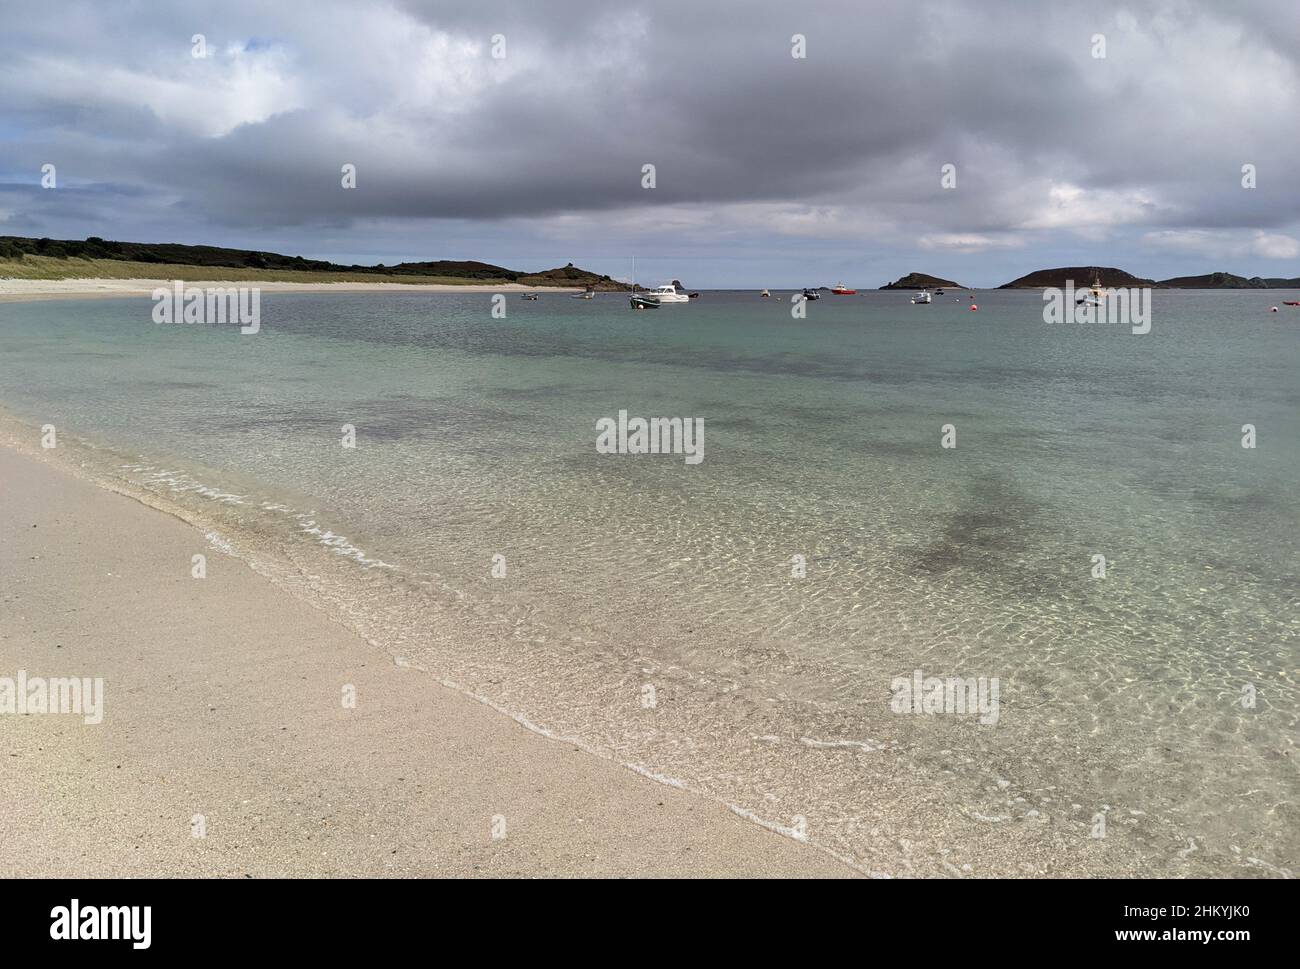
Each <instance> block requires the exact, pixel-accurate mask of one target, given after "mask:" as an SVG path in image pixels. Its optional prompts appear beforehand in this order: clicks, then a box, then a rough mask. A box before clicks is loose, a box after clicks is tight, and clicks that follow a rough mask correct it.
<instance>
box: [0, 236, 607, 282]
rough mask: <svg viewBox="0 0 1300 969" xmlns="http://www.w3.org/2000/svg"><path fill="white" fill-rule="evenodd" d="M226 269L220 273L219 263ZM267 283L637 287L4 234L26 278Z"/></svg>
mask: <svg viewBox="0 0 1300 969" xmlns="http://www.w3.org/2000/svg"><path fill="white" fill-rule="evenodd" d="M217 269H219V270H221V272H220V273H216V274H214V273H213V270H217ZM214 275H216V276H219V277H220V278H221V279H223V280H232V281H238V280H261V281H265V282H303V283H327V282H362V283H377V282H385V283H443V284H463V285H490V284H493V283H515V284H517V285H521V286H537V287H539V288H541V287H546V286H563V287H578V288H584V287H588V286H589V287H591V288H593V289H596V290H601V291H619V292H621V291H626V290H628V289H630V288H631V287H630V286H628V285H627V284H626V283H621V282H618V281H617V280H615V279H612V278H610V277H609V276H602V275H598V274H597V273H593V272H588V271H587V270H585V269H579V268H578V267H577V266H575V265H573V263H569V264H568V265H566V266H561V267H559V268H558V269H547V270H543V271H541V272H527V271H522V270H516V269H506V268H505V267H504V266H494V265H492V264H491V263H486V262H473V261H464V262H462V261H456V260H448V259H440V260H434V261H429V262H404V263H399V264H397V265H395V266H385V265H383V264H380V265H378V266H358V265H352V266H344V265H340V264H339V263H333V262H326V261H324V260H320V259H304V258H303V257H302V256H285V255H281V254H280V253H275V252H262V251H257V250H250V249H223V248H220V247H217V246H187V245H180V244H178V243H152V242H114V241H111V240H105V239H101V238H99V237H98V236H91V237H89V238H87V239H85V240H69V239H29V238H25V237H22V236H0V278H4V277H9V278H25V279H79V278H92V277H94V278H104V279H140V278H168V279H182V280H195V279H212V278H213V277H214Z"/></svg>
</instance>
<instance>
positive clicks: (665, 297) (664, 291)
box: [647, 283, 691, 305]
mask: <svg viewBox="0 0 1300 969" xmlns="http://www.w3.org/2000/svg"><path fill="white" fill-rule="evenodd" d="M647 295H648V296H649V297H650V298H651V299H653V300H656V301H657V302H658V303H660V304H661V305H662V304H663V303H689V302H690V301H691V298H690V296H688V295H687V294H686V293H679V292H678V291H677V287H676V286H674V285H673V284H672V283H664V285H662V286H659V287H657V288H655V289H652V290H650V292H649V293H648V294H647Z"/></svg>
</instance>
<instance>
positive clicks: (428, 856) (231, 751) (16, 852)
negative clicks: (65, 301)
mask: <svg viewBox="0 0 1300 969" xmlns="http://www.w3.org/2000/svg"><path fill="white" fill-rule="evenodd" d="M0 486H2V487H3V501H2V502H0V676H8V677H16V675H17V672H18V670H26V671H27V673H28V674H29V675H31V676H88V677H103V678H104V681H105V698H104V718H103V722H102V723H100V724H98V725H88V724H86V723H84V722H83V719H82V718H81V717H78V716H75V715H40V714H35V715H33V714H29V715H16V714H0V790H3V792H4V794H3V796H2V797H0V877H13V876H65V877H66V876H170V875H177V876H179V875H216V876H228V877H240V876H244V875H253V876H275V875H284V876H357V875H396V876H420V875H440V876H546V875H551V876H576V875H653V876H667V875H714V876H717V875H727V876H736V875H750V876H755V875H758V876H768V875H798V876H826V875H829V876H844V875H852V874H853V872H852V871H851V870H850V869H849V868H847V867H845V866H843V865H841V864H840V863H839V862H837V861H835V860H833V859H832V858H830V857H829V856H828V855H826V854H824V853H822V852H820V851H818V850H816V849H814V848H812V847H810V846H808V845H805V844H800V843H799V842H796V841H794V840H792V839H789V838H785V837H782V836H780V835H778V834H775V833H773V832H771V831H768V830H765V829H764V828H761V827H759V826H758V825H756V824H753V823H751V822H749V821H746V820H743V819H742V818H740V817H739V816H737V815H736V814H733V813H731V812H730V811H729V810H728V809H727V808H725V807H724V806H722V805H721V804H718V803H715V802H713V801H709V800H706V799H704V798H702V797H699V796H696V795H693V794H690V793H687V792H684V791H681V790H677V789H674V788H671V787H667V786H664V785H662V784H657V783H655V782H654V781H652V780H649V779H647V778H645V777H642V776H640V775H637V774H634V773H633V772H631V771H629V770H627V769H625V768H623V767H620V766H618V765H617V764H615V763H613V762H610V761H606V760H602V759H600V758H598V757H596V756H593V755H591V754H588V753H585V752H583V751H579V750H577V749H576V748H574V747H573V746H572V745H570V744H567V743H564V742H562V741H556V740H549V739H546V738H544V737H542V736H539V735H538V734H535V733H532V732H530V731H528V730H526V729H524V728H523V727H522V726H520V725H519V724H518V723H516V722H515V721H513V720H511V719H509V718H508V717H506V716H504V715H502V714H500V713H497V712H496V711H494V710H492V709H490V708H488V707H486V706H484V705H482V704H480V703H477V702H475V701H474V700H472V699H470V698H469V697H466V696H464V695H463V694H460V693H457V692H455V691H453V690H450V689H448V688H446V687H443V686H441V685H439V684H438V683H436V682H434V681H433V679H432V678H431V677H429V676H426V675H424V674H422V673H419V672H418V671H415V670H412V669H409V668H399V667H397V666H395V665H394V664H393V662H392V661H391V660H390V659H389V657H388V656H387V655H385V654H384V653H382V652H381V651H379V650H378V649H376V648H374V647H372V646H370V645H368V644H367V643H366V642H364V641H363V640H361V639H360V638H358V637H357V636H355V635H354V634H352V633H351V632H349V631H348V630H346V629H344V628H343V627H341V626H339V625H337V624H336V623H334V622H332V621H331V620H330V619H328V618H327V617H326V616H325V615H324V614H323V613H320V612H317V611H315V610H314V609H313V608H311V607H310V606H308V605H306V604H305V603H303V602H300V601H299V600H297V599H295V598H293V597H292V596H291V595H289V594H288V593H286V592H284V591H283V590H281V589H280V588H278V587H276V586H274V585H272V584H271V583H270V582H268V581H267V580H265V579H263V578H262V577H261V576H259V575H257V574H256V573H254V572H253V571H252V570H251V569H249V568H248V567H247V566H246V565H245V564H244V563H243V562H241V561H240V560H238V559H235V558H231V557H229V556H226V555H223V554H222V553H221V552H220V551H219V550H217V549H214V548H212V547H211V546H209V545H208V543H207V542H206V541H205V540H204V538H203V536H202V534H201V533H200V532H198V531H197V530H196V529H194V528H192V527H190V526H189V525H187V524H185V523H183V522H181V521H180V520H179V519H176V518H173V517H170V516H168V515H166V514H164V513H162V512H160V511H157V510H154V509H152V508H149V507H146V506H145V505H143V504H140V503H138V502H136V501H134V500H132V499H130V498H127V497H125V496H122V495H119V494H116V493H113V492H110V491H107V490H104V489H101V488H99V487H97V486H95V485H93V484H91V483H90V482H88V481H85V480H82V479H81V478H79V477H77V476H74V475H73V474H72V473H71V472H70V471H69V470H67V469H66V468H64V467H63V466H61V465H59V464H58V463H57V462H54V461H51V460H48V459H46V458H45V457H44V456H40V457H38V456H37V455H35V454H30V453H22V454H20V453H18V452H16V451H13V450H10V449H8V448H4V447H0ZM199 552H201V553H204V554H205V555H206V556H207V577H206V578H204V579H194V578H192V577H191V574H190V568H191V556H192V555H194V554H195V553H199ZM348 684H351V685H353V686H355V688H356V695H357V703H356V707H355V709H347V708H345V707H344V705H343V703H342V690H343V688H344V686H345V685H348ZM196 815H202V816H203V818H204V823H205V825H206V837H203V838H195V837H193V835H192V832H191V824H192V821H193V819H194V818H195V816H196ZM495 816H500V817H501V818H504V823H505V837H504V838H502V839H499V840H494V839H493V838H492V837H491V831H492V823H493V818H494V817H495Z"/></svg>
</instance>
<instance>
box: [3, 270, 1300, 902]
mask: <svg viewBox="0 0 1300 969" xmlns="http://www.w3.org/2000/svg"><path fill="white" fill-rule="evenodd" d="M1283 295H1286V296H1287V297H1288V298H1291V294H1289V293H1288V294H1283ZM1281 298H1282V297H1281V295H1279V294H1277V293H1271V292H1268V291H1176V290H1157V291H1155V292H1154V293H1153V294H1152V306H1151V319H1150V329H1149V332H1142V333H1135V332H1133V330H1134V329H1135V328H1134V327H1130V326H1129V325H1127V324H1126V323H1123V322H1120V323H1116V322H1102V321H1098V320H1091V321H1088V322H1084V323H1079V322H1051V323H1049V322H1047V321H1046V320H1045V315H1044V300H1043V298H1042V296H1041V295H1040V293H1039V292H1037V291H1033V292H1025V291H979V292H974V293H972V292H967V291H948V292H946V293H945V294H944V295H942V296H936V297H935V301H934V303H932V304H931V305H928V306H925V305H913V304H912V303H911V302H910V299H909V294H908V293H906V292H893V291H872V292H865V293H861V294H859V295H856V296H831V295H829V294H827V295H825V296H824V297H823V298H822V299H821V300H819V301H816V302H810V303H803V304H801V303H798V302H792V301H791V294H790V293H789V292H779V293H774V294H773V296H772V298H770V299H762V298H760V296H759V294H758V292H757V291H746V292H715V291H705V292H703V293H701V295H700V298H699V299H696V300H691V301H690V303H689V304H683V305H672V306H665V307H663V308H661V309H658V310H647V311H633V310H632V309H631V308H630V307H629V305H628V301H627V298H626V296H621V295H619V294H613V293H610V294H604V293H602V294H600V295H598V296H597V297H596V298H595V299H593V300H575V299H571V298H570V297H569V296H568V295H566V294H562V293H545V294H544V295H542V296H541V298H540V299H539V300H537V301H536V302H530V301H525V300H521V299H519V297H518V294H516V293H506V294H500V295H499V296H498V298H495V299H494V296H493V294H488V293H421V292H412V293H407V294H402V293H397V294H393V293H383V294H376V293H356V292H354V293H340V294H270V293H267V294H263V295H262V297H261V303H260V314H261V321H260V329H259V330H258V332H256V333H251V334H250V333H241V332H240V328H239V326H238V325H237V324H233V323H232V324H219V323H213V324H203V323H199V324H186V323H183V322H175V323H163V324H159V323H155V322H154V319H153V314H152V312H151V311H152V309H153V304H152V302H151V301H150V300H149V299H147V298H122V299H102V300H98V299H91V300H53V301H44V302H29V303H0V408H3V413H4V417H3V421H2V422H0V423H2V425H3V427H2V428H0V429H2V430H3V435H0V436H4V437H6V438H7V439H8V440H9V442H10V443H11V444H14V445H16V446H19V447H24V448H27V449H30V450H32V451H34V452H38V453H41V454H43V455H44V456H46V457H48V458H50V459H52V460H57V461H61V462H63V463H65V464H66V465H67V466H68V467H69V468H70V469H73V470H75V471H76V472H77V473H79V474H83V475H86V476H89V477H91V478H92V479H93V480H95V481H97V482H99V483H100V484H102V485H104V486H106V487H110V488H113V489H115V490H118V491H121V492H123V493H126V494H129V495H132V496H135V497H137V498H139V499H141V500H144V501H147V502H148V503H150V504H153V505H156V506H158V507H161V508H164V509H165V510H168V511H170V512H172V513H174V514H176V515H179V516H180V517H182V518H184V519H185V520H187V521H189V522H191V523H193V524H194V526H195V529H196V530H195V551H196V553H204V554H206V555H207V556H208V559H209V565H208V569H209V571H211V570H212V569H213V568H221V567H236V566H238V567H242V564H241V563H240V562H239V561H237V560H242V562H243V563H246V564H247V565H248V566H250V567H252V568H254V569H256V570H257V571H259V572H260V573H262V574H263V575H265V576H267V578H268V579H270V580H271V581H273V582H275V583H277V584H278V585H280V586H281V587H283V588H284V589H285V590H286V591H287V592H288V593H289V594H292V595H295V596H299V597H302V598H304V599H306V600H308V601H310V602H312V603H314V604H315V605H316V606H317V607H319V608H320V609H322V610H325V611H327V612H328V613H329V614H330V615H332V616H333V617H334V618H336V619H337V620H338V621H339V622H342V623H344V624H346V625H347V626H349V627H350V628H352V629H354V630H355V631H356V632H357V633H358V634H360V635H361V636H363V637H364V638H365V639H366V640H367V641H368V643H369V644H370V645H369V648H372V649H373V650H374V651H375V653H376V656H378V657H384V658H386V660H388V661H391V662H394V663H397V664H399V665H401V666H404V667H407V668H408V669H409V670H410V672H411V675H413V676H429V677H432V678H434V679H436V680H437V681H438V682H441V683H443V684H445V685H447V686H449V687H451V688H453V689H456V690H459V691H462V692H464V693H466V694H468V695H470V696H472V697H474V698H476V699H478V700H480V701H482V702H484V703H487V704H490V705H491V706H493V707H495V708H496V709H498V710H500V711H501V712H502V714H503V715H507V716H511V717H514V718H515V719H516V720H518V721H519V723H520V724H521V725H523V726H524V727H526V728H527V729H531V730H535V731H538V732H541V733H543V734H546V735H548V736H552V737H555V738H557V739H560V740H563V741H564V742H568V743H572V744H574V745H575V746H579V747H582V748H584V749H586V750H588V751H590V752H592V753H593V754H595V755H598V756H602V757H606V758H611V759H613V760H615V761H617V762H619V763H621V764H625V765H627V766H628V768H630V769H632V770H636V771H638V772H640V773H642V774H645V775H647V776H648V777H651V778H653V779H654V780H656V781H658V782H662V783H665V784H671V785H675V786H679V787H683V788H686V789H689V790H692V791H695V792H698V793H699V794H700V795H702V796H703V797H706V798H710V799H713V800H715V801H717V802H720V803H721V804H724V805H726V806H728V807H729V808H730V809H732V810H734V811H736V812H738V813H740V814H741V815H743V816H745V817H746V818H749V819H750V820H752V821H753V822H755V823H757V824H762V825H765V826H767V827H769V828H771V829H773V830H774V831H777V832H780V833H781V834H782V835H785V836H788V837H793V838H797V839H799V840H802V841H805V842H807V843H808V844H809V845H810V846H812V847H814V848H817V849H820V850H823V851H826V852H829V853H831V854H833V855H835V856H836V857H838V858H840V859H842V860H843V861H844V862H845V863H846V864H848V865H852V866H854V867H855V868H857V869H858V870H860V871H862V872H865V873H869V874H872V875H880V876H951V877H981V876H997V875H1049V876H1054V875H1124V876H1130V875H1150V876H1156V875H1174V876H1193V875H1210V876H1242V875H1245V876H1261V877H1278V876H1282V877H1284V876H1287V875H1291V874H1294V873H1295V872H1296V869H1297V864H1298V863H1300V806H1298V805H1297V795H1298V792H1300V783H1298V780H1297V766H1298V765H1297V753H1296V740H1297V713H1298V710H1300V706H1298V703H1297V700H1298V699H1300V697H1298V694H1297V678H1298V677H1300V662H1298V658H1297V652H1298V650H1297V644H1298V643H1300V609H1298V608H1297V594H1298V592H1300V554H1298V553H1300V487H1297V482H1298V481H1300V309H1296V308H1294V307H1286V306H1284V305H1282V303H1281ZM1275 305H1276V306H1279V308H1280V312H1277V313H1272V312H1270V308H1271V307H1272V306H1275ZM620 415H621V417H620ZM638 418H639V419H642V420H645V421H647V422H649V421H650V420H651V419H653V418H662V419H673V418H677V419H680V420H681V421H684V422H690V424H689V426H690V427H693V428H700V429H702V430H701V433H700V435H699V438H698V441H695V442H694V443H695V444H697V445H698V454H699V455H700V459H699V460H698V461H695V460H692V461H688V460H686V458H687V455H686V454H685V453H683V452H681V450H680V449H676V448H674V447H673V446H672V444H673V443H674V442H675V439H671V440H670V438H671V437H672V435H671V432H670V431H669V430H665V434H666V435H668V436H666V437H665V438H664V442H665V446H664V447H662V448H656V449H655V450H658V451H659V452H660V453H638V452H642V451H646V452H648V451H649V449H648V448H641V447H638V446H637V443H636V435H635V434H630V435H629V434H625V435H621V436H619V438H618V440H617V441H616V446H614V447H609V446H606V447H598V438H599V436H600V428H601V427H602V426H604V427H609V426H611V423H614V424H617V423H618V422H619V421H620V420H621V421H622V422H623V427H624V428H625V429H626V428H628V427H631V428H633V429H635V428H636V427H637V423H638V422H637V420H636V419H638ZM602 421H603V422H605V423H604V424H603V425H602ZM629 422H630V424H629ZM672 426H673V425H671V424H664V425H656V427H660V429H663V428H672ZM51 427H52V429H53V431H54V439H53V443H55V444H56V446H55V447H53V448H42V443H51V440H50V434H49V431H50V429H51ZM606 443H607V444H608V443H609V442H608V441H607V442H606ZM139 554H140V555H141V556H148V555H150V554H152V553H151V550H150V549H149V548H148V547H147V545H144V544H142V546H141V547H140V549H139ZM223 563H225V564H223ZM177 567H178V569H184V570H185V571H186V572H188V570H189V567H190V563H189V562H188V561H187V562H184V563H178V565H177ZM68 594H69V595H70V596H74V597H75V590H69V592H68ZM328 661H329V660H327V659H322V660H321V662H328ZM285 687H286V691H287V695H288V696H289V697H290V699H289V701H288V702H292V691H293V690H294V689H296V688H297V684H296V681H295V682H291V683H286V684H285ZM303 702H308V701H307V699H305V698H304V700H303ZM413 715H418V714H417V713H415V712H413ZM392 742H393V743H394V744H403V743H405V742H406V739H405V738H403V737H401V736H394V737H393V738H392ZM664 850H666V851H671V850H673V848H672V845H671V844H666V845H665V846H664Z"/></svg>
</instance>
